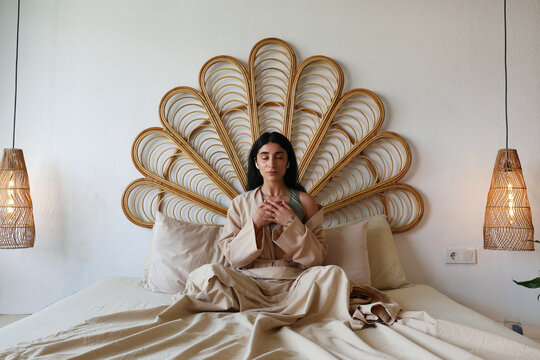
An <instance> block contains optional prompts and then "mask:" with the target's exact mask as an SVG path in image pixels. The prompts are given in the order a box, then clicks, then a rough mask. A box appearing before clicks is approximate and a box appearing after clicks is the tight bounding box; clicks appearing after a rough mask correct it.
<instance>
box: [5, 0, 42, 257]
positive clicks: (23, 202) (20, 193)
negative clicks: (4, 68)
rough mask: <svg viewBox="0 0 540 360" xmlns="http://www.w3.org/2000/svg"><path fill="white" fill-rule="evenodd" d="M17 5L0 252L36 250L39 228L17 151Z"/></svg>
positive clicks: (20, 157) (22, 158) (22, 163)
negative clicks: (15, 45) (11, 124)
mask: <svg viewBox="0 0 540 360" xmlns="http://www.w3.org/2000/svg"><path fill="white" fill-rule="evenodd" d="M20 12H21V2H20V0H19V1H18V3H17V51H16V57H15V102H14V109H13V145H12V148H11V149H4V154H3V156H2V160H1V162H0V248H1V249H18V248H28V247H33V246H34V237H35V228H34V216H33V213H32V199H31V198H30V184H29V181H28V173H27V172H26V164H25V162H24V156H23V151H22V150H21V149H15V120H16V117H17V67H18V60H19V17H20Z"/></svg>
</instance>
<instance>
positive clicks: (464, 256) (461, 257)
mask: <svg viewBox="0 0 540 360" xmlns="http://www.w3.org/2000/svg"><path fill="white" fill-rule="evenodd" d="M444 257H445V259H446V263H447V264H476V249H474V248H468V249H457V248H446V249H444Z"/></svg>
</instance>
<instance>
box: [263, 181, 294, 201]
mask: <svg viewBox="0 0 540 360" xmlns="http://www.w3.org/2000/svg"><path fill="white" fill-rule="evenodd" d="M261 191H262V193H263V194H264V195H266V196H271V197H279V196H287V195H288V194H289V188H288V187H287V185H285V182H284V181H283V180H281V181H279V182H268V181H265V182H264V184H262V186H261Z"/></svg>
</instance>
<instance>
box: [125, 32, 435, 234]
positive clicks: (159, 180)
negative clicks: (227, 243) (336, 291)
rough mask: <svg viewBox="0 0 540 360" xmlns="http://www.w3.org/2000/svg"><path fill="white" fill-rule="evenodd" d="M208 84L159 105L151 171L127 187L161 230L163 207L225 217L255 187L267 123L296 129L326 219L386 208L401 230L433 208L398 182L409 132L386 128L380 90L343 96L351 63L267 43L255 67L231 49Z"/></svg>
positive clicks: (142, 165)
mask: <svg viewBox="0 0 540 360" xmlns="http://www.w3.org/2000/svg"><path fill="white" fill-rule="evenodd" d="M199 82H200V88H201V90H200V91H199V90H196V89H193V88H190V87H184V86H182V87H177V88H174V89H172V90H170V91H169V92H168V93H167V94H165V96H164V97H163V99H162V100H161V104H160V107H159V116H160V120H161V125H162V126H163V128H159V127H155V128H149V129H146V130H144V131H142V132H141V133H140V134H139V135H138V136H137V138H136V139H135V142H134V144H133V150H132V159H133V162H134V164H135V167H136V168H137V169H138V170H139V171H140V172H141V174H143V176H144V178H141V179H137V180H135V181H133V182H132V183H131V184H129V185H128V187H127V188H126V190H125V191H124V194H123V198H122V208H123V210H124V213H125V214H126V216H127V217H128V219H129V220H130V221H132V222H133V223H134V224H136V225H139V226H144V227H152V225H153V223H154V221H155V214H156V211H157V210H160V211H162V212H164V213H166V214H167V215H168V216H170V217H174V218H177V219H179V220H183V221H189V222H196V223H202V224H212V225H222V224H224V222H225V219H226V215H227V208H228V206H229V205H230V203H231V200H232V199H233V198H234V197H235V196H236V195H238V194H239V193H241V192H243V191H244V190H245V188H246V184H247V176H246V173H247V157H248V154H249V150H250V147H251V145H252V144H253V142H254V141H255V140H256V139H257V138H258V137H259V136H260V134H262V133H263V132H266V131H279V132H281V133H283V134H284V135H285V136H287V137H288V138H289V139H290V141H291V143H292V145H293V147H294V149H295V153H296V156H297V159H298V164H299V178H300V182H301V183H302V185H304V187H305V188H306V189H307V191H308V192H309V193H310V194H311V195H313V196H314V197H315V198H316V199H317V200H318V202H319V203H320V204H322V205H323V206H324V211H325V225H326V226H333V225H337V224H341V223H344V222H348V221H351V220H355V219H361V218H365V217H369V216H373V215H377V214H386V215H387V216H388V220H389V223H390V226H391V227H392V230H393V231H394V232H403V231H407V230H409V229H411V228H413V227H414V226H415V225H416V224H417V223H418V222H419V221H420V219H421V218H422V215H423V210H424V205H423V202H422V197H421V196H420V194H419V193H418V191H417V190H416V189H414V188H413V187H411V186H409V185H405V184H400V183H398V181H399V180H400V179H401V178H402V177H403V176H404V175H405V174H406V172H407V171H408V170H409V167H410V165H411V151H410V149H409V146H408V144H407V142H406V141H405V139H403V138H402V137H401V136H399V135H398V134H396V133H393V132H388V131H383V132H380V131H379V130H380V128H381V126H382V123H383V121H384V106H383V104H382V102H381V100H380V99H379V98H378V97H377V95H375V94H374V93H372V92H371V91H369V90H366V89H353V90H350V91H348V92H346V93H344V94H342V90H343V71H342V70H341V67H340V66H339V65H338V64H337V63H336V62H335V61H334V60H332V59H330V58H328V57H325V56H313V57H310V58H308V59H306V60H304V61H303V62H302V63H301V64H300V66H299V67H298V68H297V67H296V56H295V54H294V51H293V50H292V48H291V47H290V46H289V45H288V44H287V43H286V42H284V41H283V40H280V39H275V38H269V39H264V40H261V41H259V42H258V43H257V44H256V45H255V46H254V47H253V49H252V50H251V54H250V56H249V64H248V69H247V70H246V69H245V67H244V66H243V65H242V63H241V62H240V61H238V60H237V59H235V58H233V57H230V56H217V57H214V58H212V59H210V60H209V61H208V62H207V63H206V64H205V65H204V66H203V68H202V70H201V72H200V76H199Z"/></svg>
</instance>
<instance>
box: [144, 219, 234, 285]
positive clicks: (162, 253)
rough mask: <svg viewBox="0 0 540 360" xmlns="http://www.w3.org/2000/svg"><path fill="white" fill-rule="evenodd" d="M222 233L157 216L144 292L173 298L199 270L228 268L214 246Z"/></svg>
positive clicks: (218, 250) (217, 227) (219, 251)
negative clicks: (209, 266)
mask: <svg viewBox="0 0 540 360" xmlns="http://www.w3.org/2000/svg"><path fill="white" fill-rule="evenodd" d="M221 229H222V228H221V227H219V226H208V225H199V224H192V223H187V222H183V221H179V220H176V219H172V218H169V217H167V216H165V215H164V214H162V213H159V212H158V213H157V216H156V222H155V224H154V228H153V231H152V255H151V264H150V268H149V271H148V281H147V282H146V285H145V286H146V288H148V289H150V290H152V291H156V292H163V293H169V294H174V293H177V292H179V291H183V290H184V287H185V285H186V280H187V277H188V275H189V273H190V272H191V271H192V270H195V269H196V268H198V267H199V266H202V265H204V264H210V263H218V264H222V265H225V266H229V264H228V262H227V260H226V259H225V256H223V254H222V252H221V250H220V249H219V247H218V243H217V240H218V238H219V236H220V235H221Z"/></svg>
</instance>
